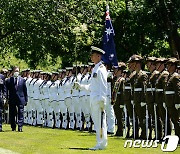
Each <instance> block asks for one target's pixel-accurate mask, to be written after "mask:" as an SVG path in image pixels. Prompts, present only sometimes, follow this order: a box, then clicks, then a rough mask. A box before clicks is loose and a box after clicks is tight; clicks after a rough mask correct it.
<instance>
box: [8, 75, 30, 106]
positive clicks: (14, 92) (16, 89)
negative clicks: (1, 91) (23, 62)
mask: <svg viewBox="0 0 180 154" xmlns="http://www.w3.org/2000/svg"><path fill="white" fill-rule="evenodd" d="M6 86H7V96H8V99H9V104H19V105H26V103H27V101H28V97H27V88H26V81H25V79H23V78H22V77H20V76H19V77H18V78H17V86H16V85H15V78H14V77H10V78H9V79H7V82H6Z"/></svg>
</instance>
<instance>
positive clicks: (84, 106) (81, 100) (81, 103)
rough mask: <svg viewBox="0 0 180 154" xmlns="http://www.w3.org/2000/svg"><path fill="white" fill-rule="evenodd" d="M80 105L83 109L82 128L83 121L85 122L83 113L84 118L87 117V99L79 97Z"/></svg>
mask: <svg viewBox="0 0 180 154" xmlns="http://www.w3.org/2000/svg"><path fill="white" fill-rule="evenodd" d="M79 103H80V107H81V127H82V125H83V124H84V123H83V121H82V120H83V119H82V113H83V114H84V117H85V110H86V97H85V96H80V97H79ZM81 127H80V128H81Z"/></svg>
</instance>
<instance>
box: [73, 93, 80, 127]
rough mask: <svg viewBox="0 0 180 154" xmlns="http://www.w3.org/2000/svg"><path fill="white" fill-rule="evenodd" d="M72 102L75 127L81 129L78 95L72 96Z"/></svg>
mask: <svg viewBox="0 0 180 154" xmlns="http://www.w3.org/2000/svg"><path fill="white" fill-rule="evenodd" d="M72 102H73V104H74V112H75V116H76V128H80V129H81V126H82V121H81V105H80V100H79V96H73V97H72Z"/></svg>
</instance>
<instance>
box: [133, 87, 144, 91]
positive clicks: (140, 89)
mask: <svg viewBox="0 0 180 154" xmlns="http://www.w3.org/2000/svg"><path fill="white" fill-rule="evenodd" d="M134 91H142V88H135V89H134Z"/></svg>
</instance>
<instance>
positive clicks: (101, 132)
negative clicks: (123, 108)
mask: <svg viewBox="0 0 180 154" xmlns="http://www.w3.org/2000/svg"><path fill="white" fill-rule="evenodd" d="M90 101H91V113H92V119H93V122H94V125H95V129H96V140H97V145H96V146H99V147H102V148H105V147H106V146H107V124H106V113H105V110H104V114H103V121H102V129H101V117H102V114H101V112H102V108H101V106H103V105H102V104H103V102H98V101H95V100H92V99H91V100H90Z"/></svg>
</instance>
